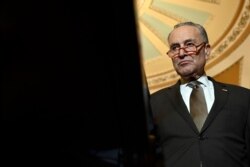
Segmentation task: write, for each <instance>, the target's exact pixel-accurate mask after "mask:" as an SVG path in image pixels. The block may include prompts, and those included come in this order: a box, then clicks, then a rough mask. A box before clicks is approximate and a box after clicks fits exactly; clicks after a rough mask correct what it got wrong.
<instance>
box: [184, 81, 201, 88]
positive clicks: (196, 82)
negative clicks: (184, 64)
mask: <svg viewBox="0 0 250 167" xmlns="http://www.w3.org/2000/svg"><path fill="white" fill-rule="evenodd" d="M200 84H202V83H201V82H200V81H196V80H195V81H191V82H189V83H188V84H187V86H189V87H191V88H195V89H197V88H198V87H199V85H200Z"/></svg>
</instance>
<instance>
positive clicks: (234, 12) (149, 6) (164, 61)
mask: <svg viewBox="0 0 250 167" xmlns="http://www.w3.org/2000/svg"><path fill="white" fill-rule="evenodd" d="M136 11H137V21H138V32H139V33H138V34H139V37H140V43H141V49H142V50H141V53H142V58H143V64H144V69H145V73H146V77H147V81H148V85H149V87H150V89H151V90H153V91H154V90H157V89H160V88H162V87H165V86H168V85H170V84H172V83H174V82H176V80H177V79H178V75H177V74H176V73H175V71H174V70H173V67H172V62H171V60H170V59H169V58H168V57H167V56H166V51H167V50H168V49H169V48H168V46H167V43H166V37H167V35H168V33H169V32H170V31H171V30H172V27H173V26H174V25H175V24H176V23H178V22H181V21H194V22H197V23H200V24H202V25H203V26H204V27H205V28H206V29H207V32H208V36H209V40H210V44H211V46H212V48H213V50H212V53H211V55H210V59H209V61H208V63H207V66H206V68H207V70H208V71H210V70H211V69H213V68H215V67H216V65H217V64H219V63H220V62H222V61H224V60H226V59H230V58H229V57H230V56H235V55H234V54H231V53H232V52H234V50H236V49H237V48H238V47H239V46H240V45H241V44H242V43H243V42H244V41H245V39H246V38H247V37H248V36H249V34H250V27H249V20H250V0H237V1H228V0H175V1H172V0H137V1H136ZM227 61H228V60H227ZM232 61H236V60H235V58H234V59H232ZM237 61H238V60H237ZM230 64H232V62H231V63H230ZM218 70H219V69H218Z"/></svg>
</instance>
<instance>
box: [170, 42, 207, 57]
mask: <svg viewBox="0 0 250 167" xmlns="http://www.w3.org/2000/svg"><path fill="white" fill-rule="evenodd" d="M204 44H206V42H202V43H200V44H198V45H195V44H194V43H193V42H187V43H186V44H185V45H184V46H183V47H180V45H173V46H171V48H170V50H169V51H168V52H167V55H168V56H169V57H170V58H174V57H176V56H177V55H179V54H180V50H181V49H183V50H184V51H185V52H186V53H189V54H190V53H197V52H198V51H199V50H200V49H201V48H202V47H203V46H204ZM200 46H201V47H200ZM198 47H200V48H199V49H198Z"/></svg>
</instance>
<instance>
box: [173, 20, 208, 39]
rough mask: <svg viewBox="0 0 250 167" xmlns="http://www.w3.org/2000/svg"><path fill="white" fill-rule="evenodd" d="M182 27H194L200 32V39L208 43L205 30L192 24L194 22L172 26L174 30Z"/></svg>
mask: <svg viewBox="0 0 250 167" xmlns="http://www.w3.org/2000/svg"><path fill="white" fill-rule="evenodd" d="M182 26H193V27H196V28H197V29H198V30H199V31H200V34H201V37H202V39H203V40H204V42H206V43H209V40H208V36H207V32H206V30H205V28H204V27H203V26H202V25H200V24H197V23H194V22H191V21H187V22H181V23H178V24H176V25H175V26H174V29H176V28H178V27H182ZM170 34H171V32H170V33H169V35H168V39H169V36H170Z"/></svg>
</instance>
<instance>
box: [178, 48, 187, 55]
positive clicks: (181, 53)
mask: <svg viewBox="0 0 250 167" xmlns="http://www.w3.org/2000/svg"><path fill="white" fill-rule="evenodd" d="M185 55H186V51H185V49H184V48H180V49H179V56H180V57H183V56H185Z"/></svg>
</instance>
